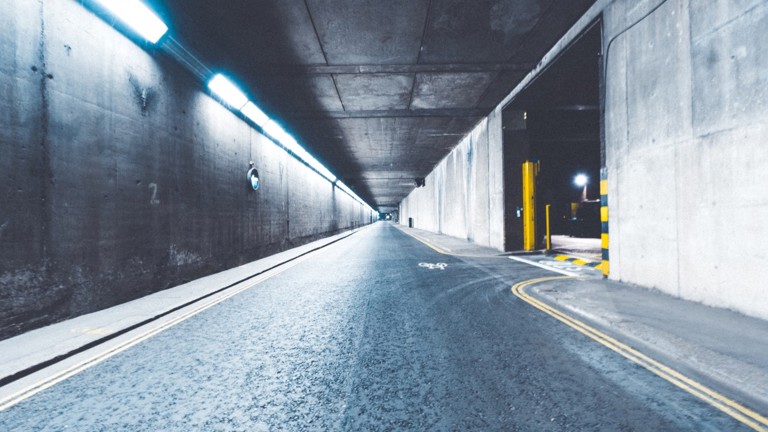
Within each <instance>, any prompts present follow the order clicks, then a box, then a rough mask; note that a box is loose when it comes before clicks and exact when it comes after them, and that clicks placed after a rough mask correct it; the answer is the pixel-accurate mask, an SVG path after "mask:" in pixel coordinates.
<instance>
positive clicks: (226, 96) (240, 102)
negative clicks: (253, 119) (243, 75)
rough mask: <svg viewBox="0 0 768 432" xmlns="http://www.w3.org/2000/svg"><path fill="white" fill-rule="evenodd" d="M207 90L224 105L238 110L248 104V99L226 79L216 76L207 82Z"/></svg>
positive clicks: (220, 75) (219, 75) (222, 76)
mask: <svg viewBox="0 0 768 432" xmlns="http://www.w3.org/2000/svg"><path fill="white" fill-rule="evenodd" d="M208 88H209V89H211V91H212V92H213V93H214V94H215V95H216V96H217V97H218V98H219V99H221V100H222V101H224V103H226V104H227V105H229V106H231V107H232V108H234V109H236V110H239V109H241V108H243V107H244V106H245V104H246V102H248V97H247V96H246V95H245V93H243V92H242V91H241V90H240V89H239V88H237V86H236V85H234V84H232V81H230V80H229V79H228V78H227V77H225V76H224V75H222V74H216V75H214V76H213V78H211V80H210V81H208Z"/></svg>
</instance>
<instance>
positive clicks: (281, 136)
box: [93, 0, 374, 212]
mask: <svg viewBox="0 0 768 432" xmlns="http://www.w3.org/2000/svg"><path fill="white" fill-rule="evenodd" d="M93 1H94V2H95V3H97V4H99V5H101V7H103V8H104V9H105V10H106V11H108V12H109V13H110V14H112V15H113V16H114V17H115V18H117V19H119V20H120V21H122V22H123V23H124V24H125V25H127V26H128V27H130V28H131V29H132V30H133V31H135V32H136V33H138V34H139V35H140V36H141V37H143V38H144V39H146V40H147V41H148V42H151V43H153V44H154V43H157V41H159V40H160V38H162V37H163V35H165V34H166V33H167V32H168V26H167V25H165V23H164V22H163V21H162V20H161V19H160V18H159V17H158V16H157V15H156V14H155V13H154V12H153V11H152V10H151V9H150V8H148V7H147V6H146V5H145V4H144V3H143V2H142V1H141V0H93ZM208 88H209V89H210V90H211V92H213V93H214V94H215V95H216V97H218V98H219V99H220V100H221V101H222V102H224V103H225V104H226V105H229V106H230V107H231V108H233V109H235V110H239V111H240V112H241V113H242V114H243V115H244V116H245V117H246V118H248V119H249V120H251V121H252V122H254V123H255V124H256V125H258V126H259V127H261V128H262V130H264V132H265V133H266V134H267V135H269V136H270V137H271V138H272V139H273V140H275V141H277V142H279V143H280V144H282V145H283V146H284V147H285V148H286V149H288V150H289V151H290V152H291V153H293V154H294V155H295V156H296V157H297V158H299V159H300V160H302V161H304V162H305V163H306V164H307V165H309V166H310V167H312V168H313V169H315V171H317V172H318V173H320V175H322V176H323V177H325V178H326V179H328V181H330V182H331V183H333V184H336V185H337V186H339V187H340V188H342V189H343V190H344V191H345V192H346V193H347V194H349V195H350V196H351V197H352V198H354V199H355V200H357V201H359V202H360V203H361V204H362V205H364V206H365V207H366V208H368V209H369V210H370V211H372V212H373V211H374V210H373V209H372V208H371V207H370V206H369V205H368V204H367V203H366V202H365V201H363V200H361V199H360V197H358V196H357V195H356V194H355V193H354V192H353V191H352V190H351V189H349V188H348V187H347V186H346V185H345V184H344V183H342V182H341V181H337V180H338V179H337V178H336V176H335V175H333V173H332V172H331V171H330V170H329V169H328V168H326V167H325V166H324V165H323V164H321V163H320V162H319V161H318V160H317V159H315V158H314V156H312V155H311V154H309V152H307V151H306V150H305V149H304V147H302V146H301V145H300V144H299V143H298V142H297V141H296V139H295V138H294V137H293V136H291V134H289V133H288V132H286V131H285V130H283V128H282V127H281V126H280V125H279V124H277V123H276V122H275V121H274V120H271V119H270V118H269V116H267V114H265V113H264V111H262V110H261V109H260V108H259V107H258V106H256V105H255V104H254V103H253V102H251V101H249V100H248V96H246V95H245V93H243V91H242V90H240V89H239V88H238V87H237V86H236V85H235V84H234V83H232V81H230V80H229V79H228V78H227V77H225V76H224V75H222V74H216V75H214V76H213V78H211V80H210V81H208Z"/></svg>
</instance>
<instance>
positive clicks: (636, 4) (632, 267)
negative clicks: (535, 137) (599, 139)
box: [604, 0, 768, 319]
mask: <svg viewBox="0 0 768 432" xmlns="http://www.w3.org/2000/svg"><path fill="white" fill-rule="evenodd" d="M656 4H658V0H653V1H636V0H621V1H617V2H615V3H613V5H611V6H609V7H608V8H607V9H606V10H605V13H604V19H605V41H606V42H607V41H608V40H610V39H611V38H613V36H614V35H616V34H618V33H619V32H620V31H621V30H623V29H625V28H626V27H627V26H628V25H629V24H631V23H633V22H635V21H637V20H638V19H639V18H640V17H641V16H642V15H644V14H645V13H646V12H647V11H649V10H650V8H652V7H653V6H655V5H656ZM766 47H768V3H766V2H765V1H764V0H743V1H733V0H712V1H704V0H668V1H667V2H666V3H665V4H664V5H663V6H662V7H661V8H660V9H659V10H658V11H657V12H655V13H654V14H653V15H651V16H649V17H648V18H646V19H645V20H643V21H642V22H640V23H639V24H638V25H637V26H635V27H634V28H632V29H630V30H629V31H627V32H626V33H624V34H623V35H621V36H619V37H618V38H617V39H616V40H615V42H614V43H613V46H612V47H611V49H610V53H609V57H608V59H607V61H608V69H607V100H606V107H607V109H606V113H607V114H606V119H605V120H606V156H607V167H608V181H609V210H610V217H609V221H610V230H611V233H610V254H611V275H610V277H611V278H613V279H619V280H622V281H627V282H632V283H636V284H640V285H644V286H649V287H656V288H658V289H661V290H663V291H666V292H668V293H671V294H674V295H677V296H680V297H683V298H686V299H691V300H696V301H700V302H703V303H706V304H709V305H714V306H721V307H727V308H732V309H736V310H739V311H741V312H744V313H747V314H749V315H753V316H757V317H762V318H765V319H768V301H767V300H766V289H765V277H766V276H767V275H768V272H767V269H768V253H767V252H766V248H765V242H766V240H768V223H766V221H768V183H767V182H766V173H767V172H768V145H766V143H768V73H766V71H768V51H766Z"/></svg>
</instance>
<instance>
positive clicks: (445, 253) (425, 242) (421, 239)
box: [393, 224, 506, 258]
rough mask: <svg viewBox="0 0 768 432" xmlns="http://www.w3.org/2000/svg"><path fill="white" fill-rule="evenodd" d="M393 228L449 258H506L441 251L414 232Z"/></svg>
mask: <svg viewBox="0 0 768 432" xmlns="http://www.w3.org/2000/svg"><path fill="white" fill-rule="evenodd" d="M393 226H394V227H395V228H397V229H399V230H400V231H401V232H403V233H405V234H408V235H409V236H411V237H413V238H415V239H416V240H418V241H420V242H421V243H424V244H425V245H427V246H428V247H429V248H430V249H432V250H434V251H435V252H437V253H439V254H443V255H449V256H455V257H465V258H506V257H505V256H500V255H470V254H457V253H453V252H448V251H447V250H445V249H441V248H440V247H438V246H436V245H434V244H432V243H431V242H430V241H429V240H427V239H425V238H424V237H421V236H419V235H416V234H414V233H412V232H408V231H406V230H405V229H403V228H400V227H399V226H397V225H396V224H393Z"/></svg>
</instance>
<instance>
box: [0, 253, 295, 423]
mask: <svg viewBox="0 0 768 432" xmlns="http://www.w3.org/2000/svg"><path fill="white" fill-rule="evenodd" d="M307 258H308V256H303V257H300V258H298V259H295V260H293V261H291V262H288V263H286V264H283V265H281V266H280V267H278V268H276V269H273V270H270V271H268V272H267V273H264V274H262V275H259V276H257V277H256V278H255V279H254V280H252V281H251V282H248V283H246V284H245V285H243V286H241V287H237V288H235V287H233V288H232V289H229V290H227V291H225V292H224V293H222V294H221V295H219V296H216V297H214V298H213V299H210V300H208V301H206V302H204V303H202V304H200V305H197V306H196V307H194V308H193V309H190V310H188V311H185V312H183V313H182V314H181V315H179V316H177V317H174V318H173V319H171V320H170V321H167V322H165V323H163V324H161V325H159V326H157V327H153V328H151V329H149V330H147V331H145V332H143V333H141V334H139V335H136V336H134V337H132V338H130V339H128V340H126V341H123V342H121V343H120V344H118V345H116V346H114V347H112V348H110V349H108V350H106V351H103V352H100V353H99V354H96V355H94V356H93V357H90V358H88V359H87V360H83V361H81V362H79V363H77V364H75V365H72V366H70V367H68V368H66V369H64V370H62V371H60V372H57V373H55V374H53V375H51V376H48V377H45V378H43V379H42V380H40V381H38V382H36V383H35V384H32V385H30V386H28V387H26V388H24V389H22V390H19V391H18V392H16V393H13V394H12V395H10V396H7V397H5V398H3V399H0V411H4V410H6V409H8V408H10V407H12V406H14V405H16V404H18V403H20V402H22V401H24V400H26V399H29V398H30V397H32V396H34V395H36V394H38V393H40V392H41V391H43V390H46V389H48V388H51V387H53V386H54V385H56V384H58V383H60V382H62V381H64V380H66V379H67V378H70V377H72V376H74V375H77V374H78V373H80V372H82V371H84V370H86V369H88V368H90V367H92V366H95V365H97V364H99V363H101V362H103V361H105V360H107V359H109V358H111V357H113V356H115V355H117V354H119V353H121V352H123V351H125V350H127V349H128V348H131V347H132V346H134V345H137V344H139V343H141V342H143V341H145V340H147V339H149V338H151V337H152V336H155V335H156V334H158V333H160V332H162V331H164V330H167V329H169V328H171V327H173V326H175V325H177V324H179V323H181V322H182V321H185V320H187V319H189V318H191V317H193V316H195V315H197V314H199V313H200V312H203V311H205V310H206V309H210V308H211V307H213V306H215V305H217V304H219V303H221V302H223V301H224V300H227V299H229V298H230V297H233V296H236V295H238V294H240V293H241V292H243V291H245V290H247V289H250V288H253V287H254V286H256V285H258V284H260V283H261V282H264V281H265V280H267V279H269V278H272V277H274V276H277V275H278V274H280V273H282V272H284V271H286V270H288V269H290V268H291V267H293V266H295V265H296V264H298V263H300V262H302V261H304V260H305V259H307Z"/></svg>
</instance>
